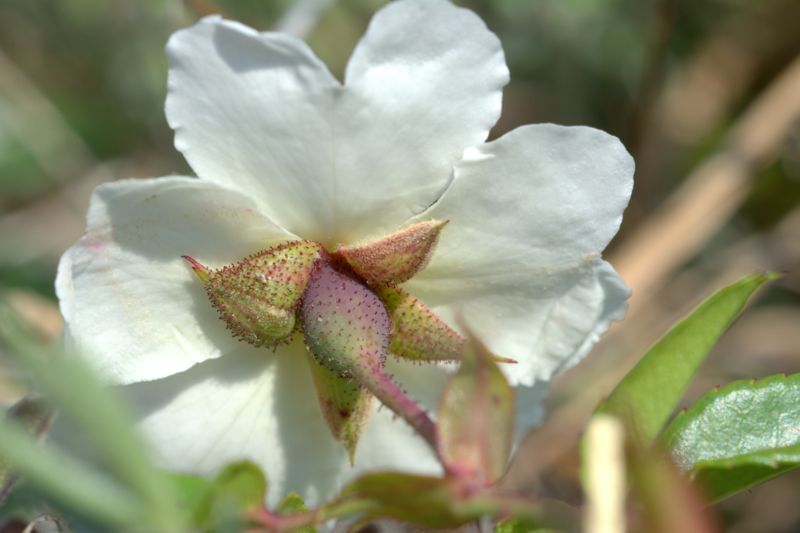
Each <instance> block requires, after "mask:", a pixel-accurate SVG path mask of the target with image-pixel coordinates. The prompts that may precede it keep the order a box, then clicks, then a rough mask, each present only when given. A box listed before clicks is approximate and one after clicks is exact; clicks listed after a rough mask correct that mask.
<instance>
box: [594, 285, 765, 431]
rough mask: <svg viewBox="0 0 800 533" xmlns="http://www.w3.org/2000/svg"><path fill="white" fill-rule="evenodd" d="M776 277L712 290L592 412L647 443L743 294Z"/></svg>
mask: <svg viewBox="0 0 800 533" xmlns="http://www.w3.org/2000/svg"><path fill="white" fill-rule="evenodd" d="M777 277H778V275H777V274H763V275H761V274H756V275H751V276H745V277H744V278H742V279H740V280H739V281H737V282H736V283H734V284H732V285H729V286H728V287H725V288H723V289H720V290H719V291H717V292H716V293H714V294H713V295H712V296H711V297H709V298H708V299H707V300H705V301H704V302H703V303H701V304H700V305H699V306H697V307H696V308H695V309H694V311H692V313H691V314H690V315H689V316H688V317H686V318H685V319H683V320H681V321H680V322H678V323H677V324H676V325H675V326H673V327H672V329H671V330H670V331H669V332H668V333H667V334H666V335H664V337H663V338H662V339H661V340H659V341H658V342H657V343H655V344H654V345H653V346H652V347H651V348H650V350H649V351H648V352H647V353H646V354H645V356H644V357H643V358H642V359H641V361H639V363H638V364H637V365H636V366H635V367H634V368H633V370H631V371H630V372H628V374H627V375H626V376H625V377H624V378H623V379H622V381H621V382H620V383H619V384H618V385H617V387H616V388H615V389H614V391H613V392H612V393H611V395H610V396H609V397H608V399H607V400H606V401H605V402H603V403H602V404H601V405H600V406H599V407H598V411H599V412H606V413H609V414H612V415H614V416H617V417H618V418H620V419H621V420H623V422H625V423H626V425H627V427H628V428H629V430H630V431H631V432H632V434H633V435H634V436H635V437H636V438H637V439H639V440H640V442H641V443H642V444H646V443H649V442H651V441H652V440H653V439H654V438H655V437H656V435H657V434H658V433H659V431H660V430H661V428H662V427H663V426H664V424H665V423H666V421H667V420H668V419H669V416H670V414H671V413H672V411H673V410H674V409H675V406H676V405H677V403H678V401H679V400H680V398H681V396H683V393H684V392H685V391H686V387H687V386H688V385H689V382H690V380H691V379H692V376H694V373H695V371H696V370H697V368H698V366H700V363H702V362H703V360H704V359H705V358H706V356H707V355H708V352H709V351H710V350H711V347H712V346H713V345H714V343H716V342H717V339H719V337H720V336H721V335H722V334H723V333H724V332H725V330H727V329H728V327H729V326H730V325H731V323H732V322H733V321H734V320H735V319H736V317H737V316H739V314H740V313H741V312H742V309H743V308H744V306H745V304H746V303H747V300H748V298H750V296H751V295H752V294H753V293H754V292H755V290H756V289H758V288H759V287H760V286H761V285H763V284H764V283H766V282H767V281H770V280H773V279H776V278H777Z"/></svg>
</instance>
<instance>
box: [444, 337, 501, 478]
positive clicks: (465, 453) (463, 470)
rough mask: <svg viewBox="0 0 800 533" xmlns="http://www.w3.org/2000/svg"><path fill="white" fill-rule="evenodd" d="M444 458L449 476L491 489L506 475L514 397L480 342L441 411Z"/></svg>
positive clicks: (474, 345) (472, 346)
mask: <svg viewBox="0 0 800 533" xmlns="http://www.w3.org/2000/svg"><path fill="white" fill-rule="evenodd" d="M438 420H439V428H438V429H439V455H440V456H441V458H442V460H443V461H444V463H445V466H446V467H447V469H448V471H449V472H450V473H451V474H453V475H456V476H459V477H462V478H469V479H471V480H474V481H477V482H478V483H480V484H483V485H489V484H491V483H493V482H495V481H497V480H498V479H500V477H501V476H502V475H503V474H504V473H505V471H506V467H507V466H508V459H509V456H510V454H511V444H512V436H513V429H514V391H513V390H512V389H511V386H509V384H508V382H507V381H506V379H505V377H504V376H503V373H502V371H501V370H500V368H499V367H498V366H497V363H495V362H494V360H493V356H492V354H491V353H489V351H488V350H487V349H486V348H485V347H484V346H482V345H481V344H480V343H479V341H478V340H477V339H475V338H472V339H470V341H469V342H468V347H467V349H466V350H464V355H463V359H462V362H461V366H460V367H459V369H458V372H457V373H456V374H455V375H454V376H453V377H452V378H451V379H450V381H449V383H448V384H447V386H446V387H445V390H444V393H443V394H442V400H441V404H440V405H439V416H438Z"/></svg>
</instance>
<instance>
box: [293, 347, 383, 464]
mask: <svg viewBox="0 0 800 533" xmlns="http://www.w3.org/2000/svg"><path fill="white" fill-rule="evenodd" d="M307 359H308V366H309V369H310V370H311V376H312V378H313V380H314V387H315V389H316V390H317V399H318V400H319V405H320V408H321V409H322V414H323V416H324V418H325V421H326V422H327V423H328V429H330V431H331V434H332V435H333V438H334V439H336V440H337V441H339V442H340V443H341V444H342V446H344V448H345V449H346V450H347V455H348V457H349V458H350V464H351V465H352V464H353V461H354V459H355V453H356V447H357V446H358V441H359V439H360V438H361V435H362V433H363V432H364V428H365V427H366V426H367V420H368V419H369V415H370V413H371V412H372V398H373V396H372V394H370V393H369V391H367V389H365V388H364V387H362V386H360V385H359V384H358V382H357V381H355V380H354V379H351V378H343V377H341V376H339V374H337V373H336V372H333V371H332V370H329V369H328V368H326V367H325V366H323V365H322V364H320V363H319V362H318V361H317V360H316V358H314V357H313V356H311V355H309V356H308V358H307Z"/></svg>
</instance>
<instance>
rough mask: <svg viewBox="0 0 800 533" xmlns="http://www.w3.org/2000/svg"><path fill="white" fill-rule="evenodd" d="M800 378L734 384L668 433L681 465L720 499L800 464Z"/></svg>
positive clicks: (694, 409)
mask: <svg viewBox="0 0 800 533" xmlns="http://www.w3.org/2000/svg"><path fill="white" fill-rule="evenodd" d="M798 406H800V374H793V375H791V376H784V375H777V376H770V377H767V378H764V379H761V380H758V381H752V380H742V381H735V382H733V383H730V384H728V385H726V386H725V387H722V388H720V389H717V390H713V391H711V392H709V393H707V394H705V395H704V396H703V397H701V398H700V399H699V400H698V401H697V402H695V404H694V405H692V406H691V407H690V408H689V409H687V410H686V411H684V412H681V413H679V414H678V415H677V416H676V417H675V419H674V420H673V421H672V423H671V424H670V426H669V427H668V428H667V430H666V431H665V433H664V441H665V442H666V444H667V445H668V446H669V448H670V449H671V450H672V454H673V457H674V458H675V461H676V462H677V463H678V465H679V466H680V467H681V468H682V469H683V470H685V471H687V472H690V473H691V475H692V476H693V477H694V478H696V479H697V480H698V481H699V482H700V484H701V486H702V487H703V488H704V489H705V491H706V493H707V495H708V497H709V498H711V499H712V500H720V499H723V498H726V497H728V496H731V495H733V494H735V493H737V492H739V491H742V490H745V489H747V488H749V487H751V486H752V485H755V484H757V483H761V482H763V481H766V480H768V479H770V478H773V477H775V476H777V475H779V474H782V473H784V472H787V471H789V470H792V469H794V468H797V467H798V465H800V431H798V428H800V408H799V407H798Z"/></svg>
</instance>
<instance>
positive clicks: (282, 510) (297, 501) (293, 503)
mask: <svg viewBox="0 0 800 533" xmlns="http://www.w3.org/2000/svg"><path fill="white" fill-rule="evenodd" d="M306 511H308V508H307V507H306V504H305V502H303V498H301V497H300V495H299V494H297V493H295V492H290V493H289V494H288V495H287V496H286V497H285V498H284V499H283V501H282V502H281V503H280V504H278V509H277V512H278V514H280V515H292V514H297V513H304V512H306ZM295 531H296V533H317V528H315V527H314V526H306V527H301V528H299V529H297V530H295Z"/></svg>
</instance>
